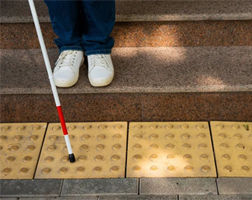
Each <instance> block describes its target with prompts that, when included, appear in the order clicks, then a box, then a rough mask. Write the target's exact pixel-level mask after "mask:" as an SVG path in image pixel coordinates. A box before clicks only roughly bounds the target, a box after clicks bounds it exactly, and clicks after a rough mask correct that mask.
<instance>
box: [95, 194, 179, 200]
mask: <svg viewBox="0 0 252 200" xmlns="http://www.w3.org/2000/svg"><path fill="white" fill-rule="evenodd" d="M177 199H178V198H177V195H169V196H164V195H127V196H100V197H99V200H177Z"/></svg>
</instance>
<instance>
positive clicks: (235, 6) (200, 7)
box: [0, 0, 252, 23]
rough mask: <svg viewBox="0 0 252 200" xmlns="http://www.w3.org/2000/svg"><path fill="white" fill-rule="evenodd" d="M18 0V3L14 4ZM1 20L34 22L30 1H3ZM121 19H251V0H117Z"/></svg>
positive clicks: (44, 14) (41, 8)
mask: <svg viewBox="0 0 252 200" xmlns="http://www.w3.org/2000/svg"><path fill="white" fill-rule="evenodd" d="M13 2H15V4H13ZM35 5H36V8H37V11H38V15H39V19H40V21H41V22H49V16H48V11H47V8H46V6H45V4H44V3H43V1H41V0H39V1H35ZM1 7H2V9H1V15H0V22H2V23H17V22H32V17H31V13H30V10H29V6H28V2H27V1H26V0H21V1H20V0H18V1H10V0H4V1H1ZM116 8H117V12H116V20H117V21H120V22H121V21H185V20H209V19H210V20H244V19H246V20H248V19H252V12H251V9H252V4H251V1H250V0H247V1H243V0H242V1H241V0H233V1H228V0H221V1H220V0H219V1H216V0H207V1H205V0H204V1H203V0H197V1H192V0H189V1H188V0H187V1H181V0H177V1H171V0H163V1H160V0H158V1H154V0H153V1H142V0H137V1H135V0H131V1H128V0H117V1H116Z"/></svg>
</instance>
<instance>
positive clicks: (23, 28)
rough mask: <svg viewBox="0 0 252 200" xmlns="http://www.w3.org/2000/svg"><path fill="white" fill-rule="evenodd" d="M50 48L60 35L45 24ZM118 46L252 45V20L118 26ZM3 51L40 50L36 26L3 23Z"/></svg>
mask: <svg viewBox="0 0 252 200" xmlns="http://www.w3.org/2000/svg"><path fill="white" fill-rule="evenodd" d="M41 28H42V31H43V35H44V39H45V43H46V46H47V48H55V47H56V45H55V44H54V42H53V39H55V38H56V37H57V36H56V35H55V33H54V32H53V30H52V26H51V24H50V23H41ZM112 36H113V37H114V39H115V47H176V46H178V47H181V46H185V47H186V46H194V47H196V46H251V45H252V20H248V21H194V22H192V21H187V22H127V23H116V25H115V28H114V30H113V33H112ZM0 48H1V49H36V48H40V46H39V43H38V39H37V34H36V31H35V28H34V24H33V23H27V24H1V44H0Z"/></svg>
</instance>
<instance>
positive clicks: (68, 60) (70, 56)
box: [55, 50, 77, 68]
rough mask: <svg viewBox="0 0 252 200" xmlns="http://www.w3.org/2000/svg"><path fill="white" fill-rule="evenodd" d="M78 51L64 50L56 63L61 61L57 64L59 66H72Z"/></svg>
mask: <svg viewBox="0 0 252 200" xmlns="http://www.w3.org/2000/svg"><path fill="white" fill-rule="evenodd" d="M76 54H77V51H72V50H69V51H63V52H62V53H61V54H60V56H59V58H58V60H57V61H56V63H55V65H57V64H58V63H59V65H58V66H57V67H58V68H61V67H72V66H73V64H74V61H75V58H76Z"/></svg>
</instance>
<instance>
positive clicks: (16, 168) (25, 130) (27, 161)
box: [0, 123, 47, 179]
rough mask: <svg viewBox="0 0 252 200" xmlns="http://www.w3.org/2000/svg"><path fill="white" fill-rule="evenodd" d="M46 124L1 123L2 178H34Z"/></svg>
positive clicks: (0, 166) (0, 167)
mask: <svg viewBox="0 0 252 200" xmlns="http://www.w3.org/2000/svg"><path fill="white" fill-rule="evenodd" d="M46 126H47V124H46V123H15V124H14V123H13V124H12V123H9V124H7V123H2V124H0V171H1V173H0V179H33V176H34V172H35V168H36V166H37V161H38V157H39V153H40V150H41V146H42V141H43V138H44V134H45V130H46Z"/></svg>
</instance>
